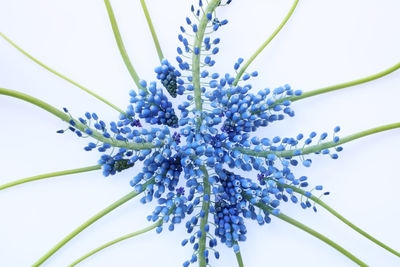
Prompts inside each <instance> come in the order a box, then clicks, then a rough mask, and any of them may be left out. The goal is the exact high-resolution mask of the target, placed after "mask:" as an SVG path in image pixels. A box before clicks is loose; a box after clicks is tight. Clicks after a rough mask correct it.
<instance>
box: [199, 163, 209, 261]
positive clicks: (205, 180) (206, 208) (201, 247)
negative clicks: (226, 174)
mask: <svg viewBox="0 0 400 267" xmlns="http://www.w3.org/2000/svg"><path fill="white" fill-rule="evenodd" d="M200 170H202V171H203V173H204V178H203V183H204V185H203V186H204V195H208V196H211V186H210V182H209V181H208V172H207V168H206V167H204V166H203V167H201V168H200ZM201 210H202V211H204V212H205V213H204V217H202V218H201V220H200V230H201V237H200V240H199V266H200V267H206V266H207V262H206V259H205V257H204V251H205V250H206V242H207V233H206V231H205V226H206V224H207V223H208V213H209V211H210V200H209V201H205V200H204V197H203V204H202V206H201Z"/></svg>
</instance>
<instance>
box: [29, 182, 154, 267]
mask: <svg viewBox="0 0 400 267" xmlns="http://www.w3.org/2000/svg"><path fill="white" fill-rule="evenodd" d="M153 182H154V179H151V180H149V181H147V182H146V183H145V184H144V185H143V187H144V188H145V187H147V186H148V185H149V184H151V183H153ZM139 194H140V193H136V192H134V191H132V192H130V193H129V194H127V195H125V196H124V197H122V198H121V199H119V200H117V201H116V202H114V203H112V204H111V205H110V206H108V207H107V208H105V209H103V210H102V211H100V212H99V213H97V214H96V215H94V216H93V217H91V218H90V219H89V220H87V221H86V222H84V223H83V224H82V225H81V226H79V227H78V228H76V229H75V230H74V231H72V232H71V233H70V234H69V235H67V236H66V237H65V238H64V239H63V240H61V241H60V242H59V243H57V245H55V246H54V247H53V248H52V249H51V250H49V251H48V252H47V253H46V254H45V255H44V256H42V257H41V258H40V259H39V260H38V261H36V262H35V263H34V264H33V265H32V266H35V267H36V266H40V265H41V264H43V263H44V262H45V261H46V260H47V259H48V258H50V257H51V256H52V255H53V254H54V253H56V252H57V251H58V250H59V249H60V248H61V247H63V246H64V245H65V244H66V243H67V242H68V241H70V240H71V239H72V238H74V237H75V236H77V235H78V234H79V233H80V232H82V231H83V230H85V229H86V228H87V227H89V226H90V225H92V224H93V223H94V222H96V221H97V220H99V219H100V218H102V217H103V216H105V215H106V214H108V213H110V212H111V211H113V210H115V209H116V208H118V207H119V206H121V205H122V204H124V203H125V202H127V201H128V200H131V199H132V198H134V197H136V196H137V195H139Z"/></svg>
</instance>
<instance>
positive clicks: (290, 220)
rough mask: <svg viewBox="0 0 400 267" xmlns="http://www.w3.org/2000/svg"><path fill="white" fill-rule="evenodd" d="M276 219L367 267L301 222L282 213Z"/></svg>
mask: <svg viewBox="0 0 400 267" xmlns="http://www.w3.org/2000/svg"><path fill="white" fill-rule="evenodd" d="M276 217H278V218H279V219H281V220H284V221H285V222H287V223H290V224H291V225H293V226H296V227H297V228H300V229H301V230H303V231H305V232H307V233H309V234H311V235H313V236H314V237H316V238H318V239H319V240H321V241H323V242H325V243H326V244H328V245H329V246H331V247H333V248H334V249H336V250H337V251H339V252H340V253H342V254H343V255H345V256H346V257H347V258H349V259H350V260H352V261H354V262H355V263H357V264H358V265H360V266H368V265H367V264H366V263H364V262H363V261H361V260H360V259H359V258H357V257H356V256H354V255H353V254H351V253H350V252H349V251H347V250H346V249H344V248H343V247H341V246H340V245H338V244H337V243H335V242H333V241H332V240H330V239H329V238H327V237H326V236H324V235H322V234H320V233H318V232H317V231H315V230H313V229H311V228H310V227H308V226H307V225H304V224H302V223H301V222H299V221H296V220H295V219H293V218H291V217H289V216H287V215H285V214H282V213H280V214H279V215H277V216H276Z"/></svg>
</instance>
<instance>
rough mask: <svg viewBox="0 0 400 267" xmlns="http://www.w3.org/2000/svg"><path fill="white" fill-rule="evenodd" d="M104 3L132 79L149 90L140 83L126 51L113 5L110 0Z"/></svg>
mask: <svg viewBox="0 0 400 267" xmlns="http://www.w3.org/2000/svg"><path fill="white" fill-rule="evenodd" d="M104 3H105V4H106V7H107V13H108V17H109V19H110V22H111V27H112V30H113V32H114V37H115V41H116V42H117V45H118V49H119V52H120V53H121V56H122V59H123V60H124V63H125V66H126V68H127V69H128V71H129V74H130V75H131V76H132V79H133V81H134V82H135V84H136V86H137V87H138V88H139V89H141V90H144V91H146V92H147V90H146V88H144V87H142V86H141V85H140V83H139V81H140V78H139V76H138V74H137V73H136V71H135V69H134V67H133V65H132V62H131V60H130V59H129V56H128V53H127V52H126V49H125V45H124V43H123V41H122V37H121V34H120V32H119V29H118V25H117V20H116V19H115V15H114V11H113V9H112V7H111V4H110V1H109V0H104Z"/></svg>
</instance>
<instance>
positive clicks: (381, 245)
mask: <svg viewBox="0 0 400 267" xmlns="http://www.w3.org/2000/svg"><path fill="white" fill-rule="evenodd" d="M279 186H282V187H288V188H291V189H293V191H295V192H297V193H299V194H301V195H303V196H306V191H304V190H302V189H300V188H297V187H295V186H292V185H279ZM306 197H307V196H306ZM310 199H311V200H313V201H314V202H315V203H317V204H319V205H320V206H321V207H323V208H325V209H326V210H327V211H328V212H329V213H331V214H332V215H333V216H335V217H336V218H338V219H339V220H341V221H342V222H343V223H345V224H346V225H348V226H349V227H351V228H352V229H353V230H354V231H356V232H358V233H359V234H361V235H363V236H364V237H366V238H368V239H369V240H371V241H372V242H374V243H375V244H377V245H378V246H380V247H382V248H384V249H386V250H387V251H389V252H390V253H393V254H394V255H396V256H397V257H400V253H399V252H397V251H396V250H394V249H392V248H390V247H389V246H387V245H385V244H383V243H382V242H381V241H379V240H377V239H376V238H374V237H373V236H371V235H370V234H368V233H367V232H365V231H363V230H362V229H360V228H359V227H357V226H356V225H354V224H352V223H351V222H350V221H349V220H347V219H346V218H344V217H343V216H342V215H340V214H339V213H338V212H337V211H335V210H334V209H332V208H331V207H330V206H328V205H327V204H326V203H325V202H323V201H322V200H321V199H319V198H318V197H316V196H311V197H310Z"/></svg>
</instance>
